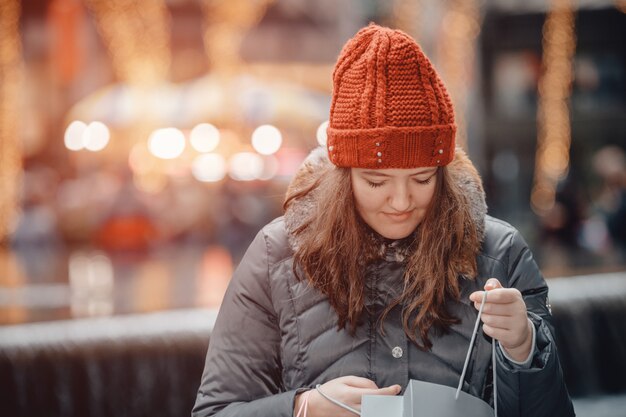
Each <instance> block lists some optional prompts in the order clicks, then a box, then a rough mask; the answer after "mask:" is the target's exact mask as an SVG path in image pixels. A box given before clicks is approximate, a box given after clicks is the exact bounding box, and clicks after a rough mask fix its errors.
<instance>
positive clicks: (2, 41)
mask: <svg viewBox="0 0 626 417" xmlns="http://www.w3.org/2000/svg"><path fill="white" fill-rule="evenodd" d="M19 18H20V2H19V1H18V0H3V1H0V243H2V242H4V241H6V240H7V238H8V236H9V233H10V232H11V229H12V225H13V224H14V223H15V220H16V217H17V214H18V192H19V187H20V182H21V174H22V165H21V156H20V147H19V142H18V125H17V120H19V119H20V117H19V113H20V110H19V108H18V107H17V104H18V103H20V100H19V97H18V96H19V92H20V84H21V81H22V70H21V68H22V59H21V50H22V46H21V42H20V35H19Z"/></svg>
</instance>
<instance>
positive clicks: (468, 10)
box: [437, 0, 481, 147]
mask: <svg viewBox="0 0 626 417" xmlns="http://www.w3.org/2000/svg"><path fill="white" fill-rule="evenodd" d="M480 25H481V14H480V5H479V3H478V1H477V0H452V1H450V2H448V7H447V10H446V12H445V14H444V17H443V21H442V36H441V40H440V42H438V44H437V57H438V58H439V59H438V62H439V63H440V65H439V67H440V68H439V69H440V72H441V74H442V77H443V78H444V81H445V84H446V86H447V88H448V91H449V93H450V95H451V98H452V102H453V103H454V107H455V116H456V124H457V134H456V141H457V144H458V145H459V146H462V147H466V146H467V126H466V122H465V111H466V109H467V96H468V91H469V89H470V87H471V84H472V82H473V79H474V76H473V71H474V59H475V57H476V38H477V37H478V34H479V33H480Z"/></svg>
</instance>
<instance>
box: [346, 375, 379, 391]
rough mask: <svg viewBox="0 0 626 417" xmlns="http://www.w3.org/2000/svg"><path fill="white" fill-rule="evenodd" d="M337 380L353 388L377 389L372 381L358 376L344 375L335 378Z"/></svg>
mask: <svg viewBox="0 0 626 417" xmlns="http://www.w3.org/2000/svg"><path fill="white" fill-rule="evenodd" d="M337 380H338V381H341V382H343V383H344V384H346V385H349V386H351V387H355V388H366V389H374V390H376V389H378V386H377V385H376V383H375V382H374V381H372V380H371V379H367V378H362V377H360V376H344V377H340V378H337Z"/></svg>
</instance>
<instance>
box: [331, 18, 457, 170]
mask: <svg viewBox="0 0 626 417" xmlns="http://www.w3.org/2000/svg"><path fill="white" fill-rule="evenodd" d="M455 133H456V125H455V124H454V109H453V106H452V101H451V100H450V97H449V95H448V92H447V91H446V88H445V86H444V85H443V82H442V81H441V79H440V78H439V76H438V74H437V72H436V71H435V69H434V67H433V65H432V63H431V62H430V61H429V59H428V58H427V57H426V55H424V53H423V52H422V50H421V48H420V47H419V45H418V44H417V43H416V42H415V41H414V40H413V39H412V38H411V37H410V36H409V35H407V34H406V33H404V32H402V31H399V30H392V29H389V28H384V27H381V26H378V25H375V24H370V25H369V26H367V27H365V28H363V29H361V30H360V31H359V32H358V33H357V34H356V35H355V36H354V37H353V38H352V39H350V40H349V41H348V42H347V43H346V45H345V46H344V47H343V49H342V51H341V53H340V54H339V58H338V59H337V63H336V65H335V69H334V71H333V96H332V102H331V108H330V118H329V126H328V130H327V135H328V141H327V147H328V154H329V158H330V160H331V162H332V163H333V164H335V165H336V166H340V167H358V168H374V169H383V168H417V167H431V166H444V165H447V164H448V163H450V162H451V161H452V159H453V157H454V148H455Z"/></svg>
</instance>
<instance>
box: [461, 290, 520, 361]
mask: <svg viewBox="0 0 626 417" xmlns="http://www.w3.org/2000/svg"><path fill="white" fill-rule="evenodd" d="M485 291H489V293H488V294H487V301H485V307H484V308H483V313H482V315H481V320H482V322H483V323H484V324H483V331H484V332H485V334H487V335H489V336H491V337H492V338H494V339H496V340H498V341H499V342H500V345H501V346H502V347H503V348H504V349H505V350H506V353H507V354H508V355H509V356H510V357H511V358H512V359H515V360H516V361H519V362H523V361H525V360H526V358H527V357H528V355H530V351H531V349H532V346H531V344H532V329H531V328H530V326H531V323H530V321H529V320H528V315H527V314H526V303H524V299H523V298H522V294H521V293H520V292H519V290H517V289H515V288H502V285H501V284H500V281H498V280H497V279H495V278H490V279H489V280H487V283H486V284H485ZM469 298H470V300H471V301H473V302H474V307H476V309H477V310H479V309H480V305H481V303H482V301H483V292H482V291H476V292H473V293H472V295H470V297H469Z"/></svg>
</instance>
